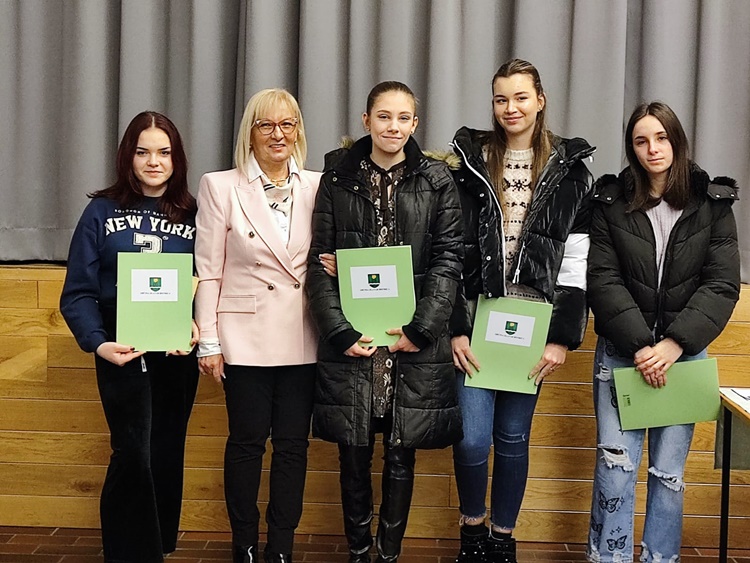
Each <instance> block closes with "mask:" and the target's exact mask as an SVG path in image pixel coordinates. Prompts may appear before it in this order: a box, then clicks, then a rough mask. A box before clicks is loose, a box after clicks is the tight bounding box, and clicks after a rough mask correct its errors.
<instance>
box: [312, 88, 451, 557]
mask: <svg viewBox="0 0 750 563" xmlns="http://www.w3.org/2000/svg"><path fill="white" fill-rule="evenodd" d="M415 112H416V100H415V98H414V94H413V93H412V92H411V90H410V89H409V88H408V87H407V86H406V85H404V84H402V83H400V82H384V83H381V84H379V85H377V86H376V87H375V88H373V90H372V91H371V92H370V95H369V97H368V100H367V112H366V113H365V114H364V115H363V123H364V125H365V129H366V130H367V131H369V132H370V134H369V135H368V136H365V137H363V138H361V139H360V140H358V141H357V142H356V143H354V145H353V146H352V147H351V148H348V149H340V150H338V151H334V152H333V153H331V154H329V155H327V156H326V170H325V172H324V174H323V177H322V179H321V183H320V189H319V191H318V196H317V200H316V204H315V211H314V214H313V240H312V245H311V247H310V258H309V261H308V264H309V270H308V273H307V284H306V290H307V295H308V299H309V305H310V310H311V311H312V314H313V318H314V319H315V322H316V324H317V325H318V329H319V332H320V345H319V348H318V379H317V384H316V390H315V405H314V410H313V435H315V436H317V437H320V438H323V439H324V440H328V441H332V442H336V443H338V445H339V460H340V465H341V497H342V508H343V511H344V530H345V533H346V537H347V541H348V544H349V550H350V559H349V561H350V563H364V562H369V561H370V558H369V554H368V553H369V550H370V547H371V546H372V543H373V540H372V535H371V531H370V522H371V520H372V517H373V502H372V483H371V479H370V468H371V464H372V456H373V447H374V443H375V434H376V433H379V432H382V433H383V442H384V447H385V456H384V459H385V466H384V469H383V485H382V486H383V500H382V504H381V506H380V514H379V524H378V530H377V552H378V558H377V561H378V562H380V563H383V562H386V561H396V560H397V559H398V556H399V553H400V549H401V540H402V538H403V536H404V532H405V530H406V521H407V517H408V514H409V507H410V505H411V496H412V489H413V484H414V461H415V450H416V449H418V448H444V447H446V446H449V445H451V444H453V443H454V442H455V441H456V440H458V439H460V438H461V415H460V412H459V409H458V404H457V399H456V391H455V385H454V381H455V378H454V375H453V373H454V370H453V365H452V363H451V347H450V340H449V335H448V319H449V317H450V314H451V311H452V309H453V304H454V299H455V295H456V289H457V287H458V283H459V278H460V274H461V260H462V258H463V245H462V240H461V208H460V203H459V200H458V194H457V193H456V187H455V184H454V182H453V178H452V177H451V174H450V172H449V170H448V168H447V166H446V165H445V164H444V163H442V162H439V161H436V160H432V159H429V158H427V157H426V156H425V155H424V154H423V153H422V151H421V150H420V149H419V146H418V145H417V143H416V141H415V140H414V139H413V138H412V137H411V135H412V133H414V130H415V129H416V126H417V117H416V114H415ZM393 245H410V246H411V248H412V265H413V269H414V288H415V293H416V311H415V313H414V317H413V318H412V320H411V322H410V323H408V324H406V325H404V326H402V327H393V329H392V330H391V331H389V333H390V334H396V335H398V336H399V340H398V342H396V344H393V345H391V346H389V347H387V348H386V347H380V348H375V347H372V346H369V342H372V339H371V338H370V337H371V336H372V335H363V334H361V333H359V332H357V331H356V330H355V329H354V328H353V327H352V325H351V324H350V323H349V322H348V321H347V319H346V318H345V316H344V314H343V312H342V310H341V300H340V298H339V287H338V281H337V280H336V278H335V277H332V276H329V275H328V274H327V273H326V269H327V266H326V263H325V260H324V261H321V259H323V258H324V257H322V256H321V255H324V254H328V253H333V252H335V251H336V250H339V249H342V248H367V247H377V246H393Z"/></svg>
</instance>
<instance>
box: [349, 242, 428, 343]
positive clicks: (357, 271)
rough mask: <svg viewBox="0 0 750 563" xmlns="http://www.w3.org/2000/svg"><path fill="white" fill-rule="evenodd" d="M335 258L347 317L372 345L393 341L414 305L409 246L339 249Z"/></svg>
mask: <svg viewBox="0 0 750 563" xmlns="http://www.w3.org/2000/svg"><path fill="white" fill-rule="evenodd" d="M336 262H337V269H338V280H339V298H340V299H341V309H342V310H343V312H344V315H345V316H346V320H347V321H349V323H351V325H352V326H353V327H354V329H355V330H356V331H358V332H361V333H362V334H364V335H367V336H368V337H370V338H372V342H371V343H368V344H370V345H371V346H392V345H395V344H396V343H397V342H398V341H399V340H400V336H401V335H400V334H399V333H398V331H400V327H401V326H403V325H405V324H408V323H410V322H411V320H412V318H413V317H414V311H415V309H416V299H415V297H414V273H413V269H412V258H411V246H380V247H375V248H352V249H342V250H338V251H337V252H336ZM391 329H397V330H396V331H393V330H391ZM358 355H362V354H358ZM368 355H369V354H368Z"/></svg>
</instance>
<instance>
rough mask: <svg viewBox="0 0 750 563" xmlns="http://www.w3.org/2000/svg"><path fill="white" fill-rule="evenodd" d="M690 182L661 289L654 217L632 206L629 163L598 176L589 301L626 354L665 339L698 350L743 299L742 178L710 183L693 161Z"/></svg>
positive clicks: (597, 321)
mask: <svg viewBox="0 0 750 563" xmlns="http://www.w3.org/2000/svg"><path fill="white" fill-rule="evenodd" d="M691 188H692V197H691V200H690V202H689V203H688V205H687V206H686V207H685V209H684V210H683V212H682V215H681V216H680V218H679V219H678V220H677V223H676V224H675V226H674V228H673V229H672V232H671V234H670V235H669V241H668V243H667V249H666V254H665V257H664V265H663V273H662V281H661V287H659V283H658V271H657V267H656V247H655V244H656V242H655V237H654V231H653V228H652V226H651V221H650V220H649V218H648V217H647V216H646V214H645V213H644V212H643V211H640V210H636V211H633V212H628V211H627V208H628V205H629V203H630V202H631V201H632V199H633V196H634V182H633V177H632V174H631V172H630V169H629V168H626V169H625V170H624V171H623V172H622V173H621V174H620V175H619V177H616V176H614V175H611V174H610V175H607V176H603V177H602V178H600V179H599V180H597V182H596V185H595V192H594V198H593V199H594V202H595V205H594V211H593V217H592V223H591V251H590V253H589V265H588V270H589V272H588V286H589V303H590V305H591V309H592V310H593V312H594V328H595V330H596V333H597V334H598V335H599V336H603V337H604V338H606V339H608V340H610V341H611V342H612V343H613V344H614V345H615V347H616V348H617V351H618V352H619V353H620V355H622V356H624V357H633V356H634V355H635V353H636V352H637V351H638V350H640V349H641V348H643V347H644V346H651V345H653V344H654V343H655V342H658V341H660V340H663V339H664V338H672V339H673V340H675V341H676V342H677V343H678V344H679V345H680V346H682V348H683V350H684V352H685V353H686V354H689V355H695V354H697V353H699V352H700V351H701V350H703V349H704V348H706V346H708V344H709V343H710V342H711V341H712V340H714V339H715V338H716V337H717V336H718V335H719V333H721V331H722V330H723V328H724V326H725V325H726V323H727V321H728V320H729V317H730V316H731V314H732V310H733V309H734V305H735V303H736V302H737V300H738V299H739V291H740V258H739V250H738V246H737V227H736V224H735V221H734V215H733V214H732V202H733V201H734V200H735V199H737V189H736V184H735V182H734V180H732V179H730V178H716V179H715V180H713V181H711V180H710V179H709V177H708V174H706V173H705V172H704V171H703V170H701V169H700V168H699V167H698V166H696V165H692V166H691ZM654 335H656V336H654Z"/></svg>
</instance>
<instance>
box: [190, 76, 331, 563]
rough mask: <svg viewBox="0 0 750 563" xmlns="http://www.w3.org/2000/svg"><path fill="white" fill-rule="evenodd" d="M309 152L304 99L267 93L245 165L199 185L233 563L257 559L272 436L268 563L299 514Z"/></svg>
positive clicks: (254, 115)
mask: <svg viewBox="0 0 750 563" xmlns="http://www.w3.org/2000/svg"><path fill="white" fill-rule="evenodd" d="M306 153H307V145H306V141H305V131H304V126H303V123H302V114H301V113H300V109H299V105H298V104H297V101H296V100H295V99H294V97H293V96H292V95H291V94H290V93H289V92H287V91H285V90H281V89H271V90H263V91H261V92H258V93H257V94H255V95H254V96H253V97H252V98H251V99H250V101H249V102H248V104H247V107H246V108H245V114H244V116H243V118H242V123H241V125H240V131H239V135H238V138H237V148H236V150H235V162H236V165H237V167H236V168H235V169H233V170H226V171H221V172H212V173H209V174H206V175H204V176H203V178H202V179H201V182H200V188H199V192H198V216H197V219H196V225H197V228H198V233H197V238H196V244H195V261H196V268H197V270H198V276H199V277H200V280H201V281H200V284H199V285H198V293H197V295H196V321H197V323H198V326H199V328H200V334H201V338H200V342H199V350H198V356H199V365H200V369H201V372H202V373H205V374H209V375H212V376H213V377H214V379H216V381H220V382H223V385H224V393H225V396H226V405H227V413H228V417H229V438H228V439H227V446H226V453H225V457H224V485H225V486H224V492H225V496H226V503H227V511H228V513H229V521H230V523H231V526H232V543H233V553H234V561H235V563H256V562H258V561H260V559H258V555H257V544H258V523H259V520H260V514H259V512H258V507H257V498H258V487H259V485H260V475H261V462H262V458H263V453H264V452H265V445H266V441H267V439H268V437H269V435H272V438H271V443H272V445H273V457H272V461H271V478H270V497H269V503H268V509H267V510H266V522H267V524H268V542H267V545H266V548H265V551H264V560H265V561H266V562H267V563H288V562H290V561H291V553H292V544H293V539H294V530H295V529H296V527H297V524H298V523H299V519H300V516H301V513H302V494H303V490H304V485H305V472H306V469H307V446H308V440H307V437H308V433H309V427H310V414H311V410H312V396H313V386H314V380H315V362H316V348H317V335H316V333H315V329H314V328H313V324H312V321H311V318H310V315H309V313H308V310H307V305H306V303H305V297H304V291H303V284H304V283H305V275H306V273H307V254H308V250H309V248H310V239H311V217H312V210H313V204H314V201H315V194H316V192H317V189H318V182H319V179H320V174H319V173H317V172H310V171H307V170H304V169H303V168H302V167H303V165H304V161H305V156H306Z"/></svg>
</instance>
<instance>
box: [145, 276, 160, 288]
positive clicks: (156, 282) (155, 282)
mask: <svg viewBox="0 0 750 563" xmlns="http://www.w3.org/2000/svg"><path fill="white" fill-rule="evenodd" d="M148 287H149V288H150V289H151V291H159V290H160V289H161V278H148Z"/></svg>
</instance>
